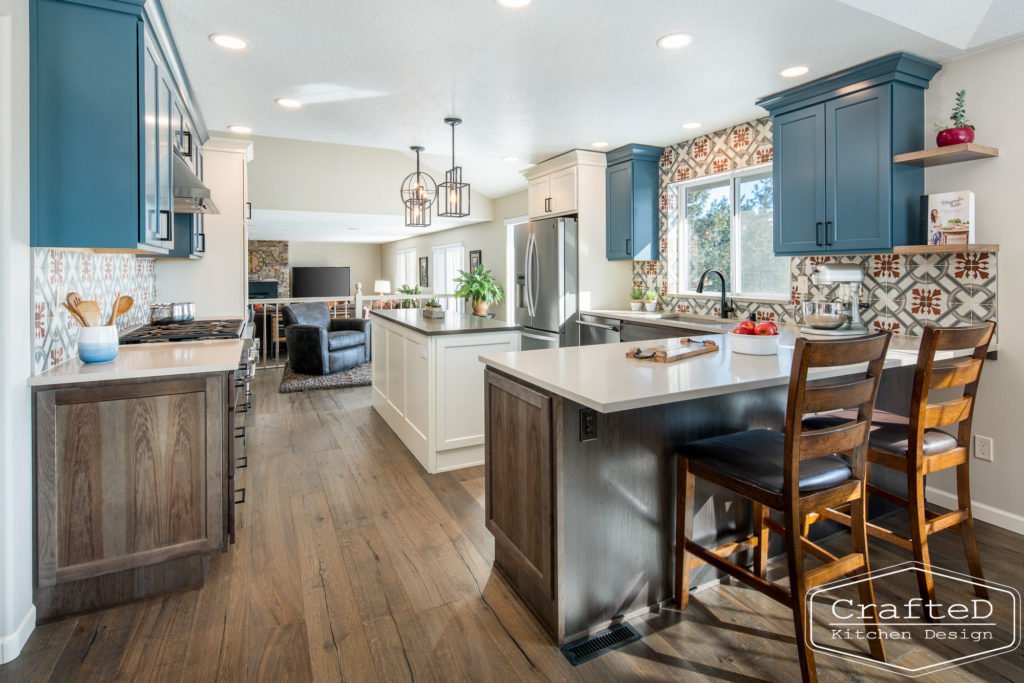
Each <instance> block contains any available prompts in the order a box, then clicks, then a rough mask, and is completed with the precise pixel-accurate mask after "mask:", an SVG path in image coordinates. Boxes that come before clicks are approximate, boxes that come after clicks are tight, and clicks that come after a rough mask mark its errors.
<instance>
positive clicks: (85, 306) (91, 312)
mask: <svg viewBox="0 0 1024 683" xmlns="http://www.w3.org/2000/svg"><path fill="white" fill-rule="evenodd" d="M78 313H79V315H81V316H82V319H83V320H85V322H86V324H88V326H89V327H99V326H100V325H102V324H103V314H102V313H100V305H99V304H98V303H96V302H95V301H82V302H80V303H79V304H78Z"/></svg>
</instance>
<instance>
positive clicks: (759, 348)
mask: <svg viewBox="0 0 1024 683" xmlns="http://www.w3.org/2000/svg"><path fill="white" fill-rule="evenodd" d="M729 342H730V346H731V348H732V350H733V351H735V352H736V353H745V354H747V355H750V356H774V355H775V354H777V353H778V352H779V335H777V334H772V335H768V334H736V333H735V332H730V333H729Z"/></svg>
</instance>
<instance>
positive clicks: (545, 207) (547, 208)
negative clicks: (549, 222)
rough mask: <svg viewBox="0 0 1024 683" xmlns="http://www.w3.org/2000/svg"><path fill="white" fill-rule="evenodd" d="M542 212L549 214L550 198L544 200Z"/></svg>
mask: <svg viewBox="0 0 1024 683" xmlns="http://www.w3.org/2000/svg"><path fill="white" fill-rule="evenodd" d="M544 210H545V211H547V212H548V213H551V197H545V198H544Z"/></svg>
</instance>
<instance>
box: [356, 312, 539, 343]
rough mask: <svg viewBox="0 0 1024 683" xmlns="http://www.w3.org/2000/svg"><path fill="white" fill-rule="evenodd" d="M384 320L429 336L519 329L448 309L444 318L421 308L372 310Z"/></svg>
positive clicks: (492, 319)
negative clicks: (424, 313)
mask: <svg viewBox="0 0 1024 683" xmlns="http://www.w3.org/2000/svg"><path fill="white" fill-rule="evenodd" d="M370 313H371V314H372V315H373V316H375V317H378V318H381V319H383V320H388V321H390V322H393V323H396V324H398V325H401V326H403V327H407V328H409V329H410V330H415V331H416V332H419V333H421V334H425V335H427V336H428V337H433V336H436V335H441V334H475V333H478V332H511V331H514V330H518V329H519V325H516V324H515V323H510V322H505V321H504V320H498V319H497V318H483V317H480V316H477V315H467V314H465V313H457V312H455V311H448V312H446V313H445V314H444V317H443V318H427V317H425V316H424V315H423V310H422V309H419V308H396V309H391V310H388V309H385V310H375V311H370Z"/></svg>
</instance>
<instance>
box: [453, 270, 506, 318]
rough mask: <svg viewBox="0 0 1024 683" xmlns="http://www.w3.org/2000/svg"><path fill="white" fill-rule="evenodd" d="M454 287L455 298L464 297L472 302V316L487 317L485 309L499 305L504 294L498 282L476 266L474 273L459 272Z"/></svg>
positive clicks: (489, 273) (487, 271)
mask: <svg viewBox="0 0 1024 683" xmlns="http://www.w3.org/2000/svg"><path fill="white" fill-rule="evenodd" d="M455 285H456V287H457V289H456V290H455V296H461V297H466V298H467V299H469V300H470V301H471V302H473V315H487V308H488V307H489V306H490V305H491V304H497V303H500V302H501V300H502V299H504V298H505V292H504V290H502V288H501V287H500V286H499V285H498V281H497V280H495V279H494V276H492V275H491V271H489V270H484V267H483V266H477V268H476V270H475V271H472V272H469V273H467V272H466V271H464V270H460V271H459V276H458V277H457V278H455Z"/></svg>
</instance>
